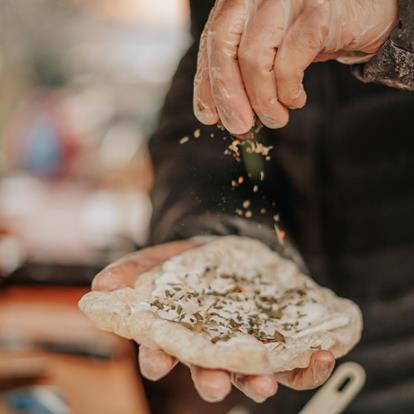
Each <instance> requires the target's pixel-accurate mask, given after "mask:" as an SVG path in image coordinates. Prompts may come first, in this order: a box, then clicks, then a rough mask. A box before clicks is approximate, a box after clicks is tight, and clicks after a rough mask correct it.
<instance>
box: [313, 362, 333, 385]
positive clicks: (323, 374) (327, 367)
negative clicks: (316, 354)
mask: <svg viewBox="0 0 414 414" xmlns="http://www.w3.org/2000/svg"><path fill="white" fill-rule="evenodd" d="M315 365H316V366H315V372H316V375H317V377H318V378H320V379H321V380H323V381H325V380H326V379H327V377H328V376H329V375H330V373H331V370H332V368H333V367H332V364H331V362H329V361H317V362H316V364H315Z"/></svg>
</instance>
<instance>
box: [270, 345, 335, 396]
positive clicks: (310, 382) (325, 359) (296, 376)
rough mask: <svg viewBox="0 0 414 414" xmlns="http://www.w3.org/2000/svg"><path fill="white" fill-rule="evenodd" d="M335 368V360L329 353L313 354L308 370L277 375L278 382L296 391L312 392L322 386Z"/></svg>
mask: <svg viewBox="0 0 414 414" xmlns="http://www.w3.org/2000/svg"><path fill="white" fill-rule="evenodd" d="M334 367H335V358H334V356H333V355H332V353H331V352H329V351H318V352H315V353H313V355H312V357H311V360H310V363H309V366H308V367H307V368H297V369H294V370H292V371H287V372H280V373H277V374H275V378H276V380H277V381H278V382H279V383H280V384H282V385H285V386H286V387H289V388H292V389H294V390H310V389H313V388H316V387H319V386H320V385H322V384H323V383H324V382H325V381H326V380H327V379H328V378H329V376H330V375H331V373H332V371H333V369H334Z"/></svg>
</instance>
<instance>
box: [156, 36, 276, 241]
mask: <svg viewBox="0 0 414 414" xmlns="http://www.w3.org/2000/svg"><path fill="white" fill-rule="evenodd" d="M196 54H197V45H196V44H194V45H193V46H191V48H190V49H189V51H188V52H187V54H186V55H185V56H184V58H183V59H182V61H181V63H180V65H179V67H178V69H177V72H176V74H175V76H174V78H173V81H172V85H171V88H170V91H169V93H168V95H167V98H166V101H165V104H164V108H163V111H162V114H161V120H160V125H159V127H158V129H157V130H156V131H155V133H154V135H153V137H152V139H151V140H150V144H149V148H150V155H151V158H152V162H153V168H154V185H153V189H152V192H151V198H152V203H153V215H152V220H151V227H150V243H151V244H155V243H162V242H166V241H170V240H176V239H183V238H189V237H193V236H199V235H225V234H239V235H245V236H251V237H256V238H260V239H261V240H263V241H265V242H266V241H267V242H268V244H272V240H273V239H274V238H275V235H274V232H273V230H272V227H271V226H270V224H269V223H270V221H269V220H270V217H269V214H270V213H271V208H270V206H269V205H268V203H267V204H266V200H263V193H256V192H254V191H253V188H254V186H255V185H256V184H255V182H256V181H255V177H253V176H252V174H250V173H248V171H247V170H246V163H245V162H244V160H242V161H241V162H237V161H235V160H234V159H233V158H232V157H231V156H228V155H225V154H224V151H225V150H226V148H227V146H228V145H229V144H230V142H229V140H228V139H227V140H224V139H223V138H224V135H225V133H224V132H222V131H220V130H219V129H218V128H217V127H216V126H211V127H206V126H204V125H202V124H200V123H199V122H198V121H197V120H196V118H195V117H194V115H193V109H192V93H193V92H192V86H193V76H194V73H195V70H196ZM195 131H197V132H196V133H195ZM198 132H199V133H200V136H199V137H198V138H196V137H195V136H198ZM194 135H195V136H194ZM183 137H188V138H189V139H188V142H185V143H183V144H180V141H181V142H182V138H183ZM184 141H185V140H184ZM249 175H250V177H249ZM239 177H243V178H242V180H243V185H240V186H237V188H234V187H232V181H237V180H238V179H239ZM244 201H248V202H249V203H250V204H251V205H252V207H251V209H252V215H253V217H256V218H255V219H246V218H242V217H240V216H237V214H235V211H236V209H242V205H243V202H244ZM255 205H257V208H255V207H254V206H255ZM259 206H260V208H259ZM265 206H267V209H266V207H265ZM263 208H265V209H266V211H268V212H269V214H260V211H259V210H262V209H263ZM259 216H260V217H259ZM273 242H274V240H273Z"/></svg>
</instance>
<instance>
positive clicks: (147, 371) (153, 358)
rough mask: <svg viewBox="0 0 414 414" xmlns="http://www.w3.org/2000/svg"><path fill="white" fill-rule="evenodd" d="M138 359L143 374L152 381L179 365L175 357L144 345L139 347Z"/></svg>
mask: <svg viewBox="0 0 414 414" xmlns="http://www.w3.org/2000/svg"><path fill="white" fill-rule="evenodd" d="M138 361H139V367H140V370H141V373H142V375H143V376H144V377H145V378H147V379H149V380H151V381H157V380H159V379H161V378H162V377H165V376H166V375H167V374H168V373H169V372H170V371H171V370H172V369H173V368H174V367H175V366H176V365H177V360H176V359H175V358H174V357H172V356H170V355H168V354H166V353H165V352H163V351H161V350H157V349H150V348H147V347H146V346H144V345H141V346H140V348H139V355H138Z"/></svg>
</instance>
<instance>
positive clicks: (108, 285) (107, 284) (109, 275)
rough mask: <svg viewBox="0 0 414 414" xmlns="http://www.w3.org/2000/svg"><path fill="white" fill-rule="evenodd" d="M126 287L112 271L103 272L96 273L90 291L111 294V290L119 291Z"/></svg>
mask: <svg viewBox="0 0 414 414" xmlns="http://www.w3.org/2000/svg"><path fill="white" fill-rule="evenodd" d="M123 287H126V285H125V284H124V283H123V281H122V280H121V279H120V278H119V277H116V275H114V273H113V271H112V270H110V269H108V270H103V271H102V272H100V273H98V274H97V275H96V276H95V278H94V279H93V281H92V285H91V288H92V290H96V291H102V292H111V291H113V290H117V289H121V288H123Z"/></svg>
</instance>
